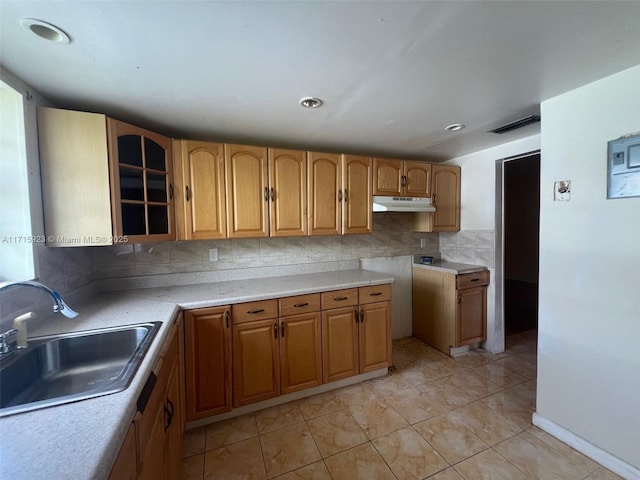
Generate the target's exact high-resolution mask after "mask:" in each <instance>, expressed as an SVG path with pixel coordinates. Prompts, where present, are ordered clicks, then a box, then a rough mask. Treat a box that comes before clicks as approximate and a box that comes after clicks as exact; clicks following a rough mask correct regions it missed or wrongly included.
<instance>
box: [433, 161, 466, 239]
mask: <svg viewBox="0 0 640 480" xmlns="http://www.w3.org/2000/svg"><path fill="white" fill-rule="evenodd" d="M432 174H433V183H432V185H433V194H432V203H433V205H434V206H435V208H436V211H435V213H433V230H432V231H434V232H453V231H458V230H460V167H456V166H449V165H437V164H436V165H433V167H432Z"/></svg>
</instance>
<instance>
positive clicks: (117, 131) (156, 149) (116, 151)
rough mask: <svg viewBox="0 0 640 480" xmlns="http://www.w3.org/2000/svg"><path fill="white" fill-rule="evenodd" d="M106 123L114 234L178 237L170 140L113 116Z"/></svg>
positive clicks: (149, 238) (139, 239)
mask: <svg viewBox="0 0 640 480" xmlns="http://www.w3.org/2000/svg"><path fill="white" fill-rule="evenodd" d="M107 126H108V138H109V142H108V145H109V166H110V173H111V193H112V196H111V204H112V220H113V231H114V235H115V236H116V237H117V236H121V235H126V236H127V237H128V242H155V241H163V240H175V238H176V235H175V232H174V228H173V226H174V223H173V198H172V197H173V173H172V168H171V140H170V139H169V138H167V137H163V136H162V135H158V134H157V133H153V132H150V131H148V130H144V129H142V128H139V127H135V126H133V125H129V124H127V123H124V122H120V121H118V120H113V119H111V118H109V119H108V120H107Z"/></svg>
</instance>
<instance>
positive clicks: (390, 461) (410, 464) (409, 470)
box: [372, 427, 449, 480]
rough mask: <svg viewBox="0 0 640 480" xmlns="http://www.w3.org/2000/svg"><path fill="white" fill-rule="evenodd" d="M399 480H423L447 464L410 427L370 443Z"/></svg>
mask: <svg viewBox="0 0 640 480" xmlns="http://www.w3.org/2000/svg"><path fill="white" fill-rule="evenodd" d="M372 443H373V445H374V446H375V447H376V450H378V452H379V453H380V455H382V458H383V459H384V460H385V462H387V465H389V467H390V468H391V471H392V472H393V473H394V474H395V476H396V477H397V478H398V479H399V480H409V479H415V478H424V477H427V476H429V475H432V474H434V473H436V472H439V471H440V470H443V469H444V468H447V467H448V466H449V464H448V463H447V462H446V461H445V459H444V458H442V457H441V456H440V454H438V452H436V451H435V450H434V449H433V447H432V446H431V445H429V444H428V443H427V442H426V441H425V440H424V439H423V438H422V437H421V436H420V435H418V433H417V432H416V431H415V430H414V429H413V428H411V427H407V428H403V429H401V430H397V431H395V432H393V433H389V434H387V435H384V436H382V437H379V438H376V439H375V440H373V441H372Z"/></svg>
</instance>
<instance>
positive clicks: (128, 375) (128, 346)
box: [0, 322, 161, 417]
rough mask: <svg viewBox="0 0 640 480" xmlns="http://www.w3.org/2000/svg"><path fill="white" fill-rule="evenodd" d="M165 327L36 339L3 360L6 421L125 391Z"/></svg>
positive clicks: (0, 381)
mask: <svg viewBox="0 0 640 480" xmlns="http://www.w3.org/2000/svg"><path fill="white" fill-rule="evenodd" d="M160 325H161V322H150V323H141V324H136V325H128V326H123V327H113V328H103V329H98V330H89V331H84V332H75V333H68V334H61V335H51V336H47V337H38V338H30V339H29V346H28V347H27V348H26V349H24V350H14V351H13V352H12V353H9V354H5V355H3V356H2V357H0V417H2V416H6V415H11V414H14V413H20V412H26V411H29V410H35V409H39V408H44V407H50V406H53V405H60V404H63V403H69V402H76V401H78V400H85V399H88V398H92V397H98V396H101V395H107V394H110V393H115V392H119V391H122V390H124V389H125V388H127V387H128V386H129V384H130V383H131V380H132V379H133V376H134V374H135V372H136V370H137V369H138V367H139V366H140V363H141V362H142V360H143V358H144V355H145V354H146V352H147V350H148V349H149V346H150V345H151V342H152V341H153V339H154V337H155V335H156V333H157V332H158V329H159V328H160Z"/></svg>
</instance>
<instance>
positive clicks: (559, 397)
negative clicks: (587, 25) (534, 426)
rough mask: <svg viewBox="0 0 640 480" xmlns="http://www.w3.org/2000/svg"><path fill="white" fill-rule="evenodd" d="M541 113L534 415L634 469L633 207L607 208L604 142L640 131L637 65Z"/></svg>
mask: <svg viewBox="0 0 640 480" xmlns="http://www.w3.org/2000/svg"><path fill="white" fill-rule="evenodd" d="M541 111H542V118H543V123H542V160H541V199H540V203H541V205H540V207H541V211H540V299H539V307H540V308H539V327H538V328H539V330H538V338H539V346H538V399H537V411H538V414H540V415H541V416H543V417H544V418H546V419H548V420H551V421H552V422H555V423H556V424H558V425H560V426H561V427H564V428H565V429H566V430H569V431H570V432H573V433H574V434H576V435H578V436H579V437H582V439H584V440H586V441H588V442H590V443H591V444H593V445H595V446H596V447H598V448H600V449H602V450H604V451H606V452H608V453H610V454H612V455H614V456H615V457H617V458H619V459H621V460H623V461H624V462H626V463H627V464H630V465H632V466H634V467H636V468H640V408H639V406H640V301H639V299H638V293H639V291H640V198H627V199H617V200H607V199H606V186H607V181H606V175H607V161H606V158H607V141H609V140H612V139H615V138H618V137H620V136H621V135H624V134H628V133H631V132H637V131H640V65H639V66H636V67H634V68H632V69H630V70H626V71H624V72H621V73H619V74H616V75H613V76H610V77H607V78H605V79H603V80H600V81H597V82H595V83H592V84H589V85H587V86H584V87H581V88H578V89H576V90H573V91H571V92H569V93H566V94H563V95H560V96H558V97H555V98H553V99H550V100H547V101H545V102H543V103H542V110H541ZM554 180H571V185H572V192H571V200H570V201H569V202H554V201H553V198H552V190H553V182H554Z"/></svg>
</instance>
